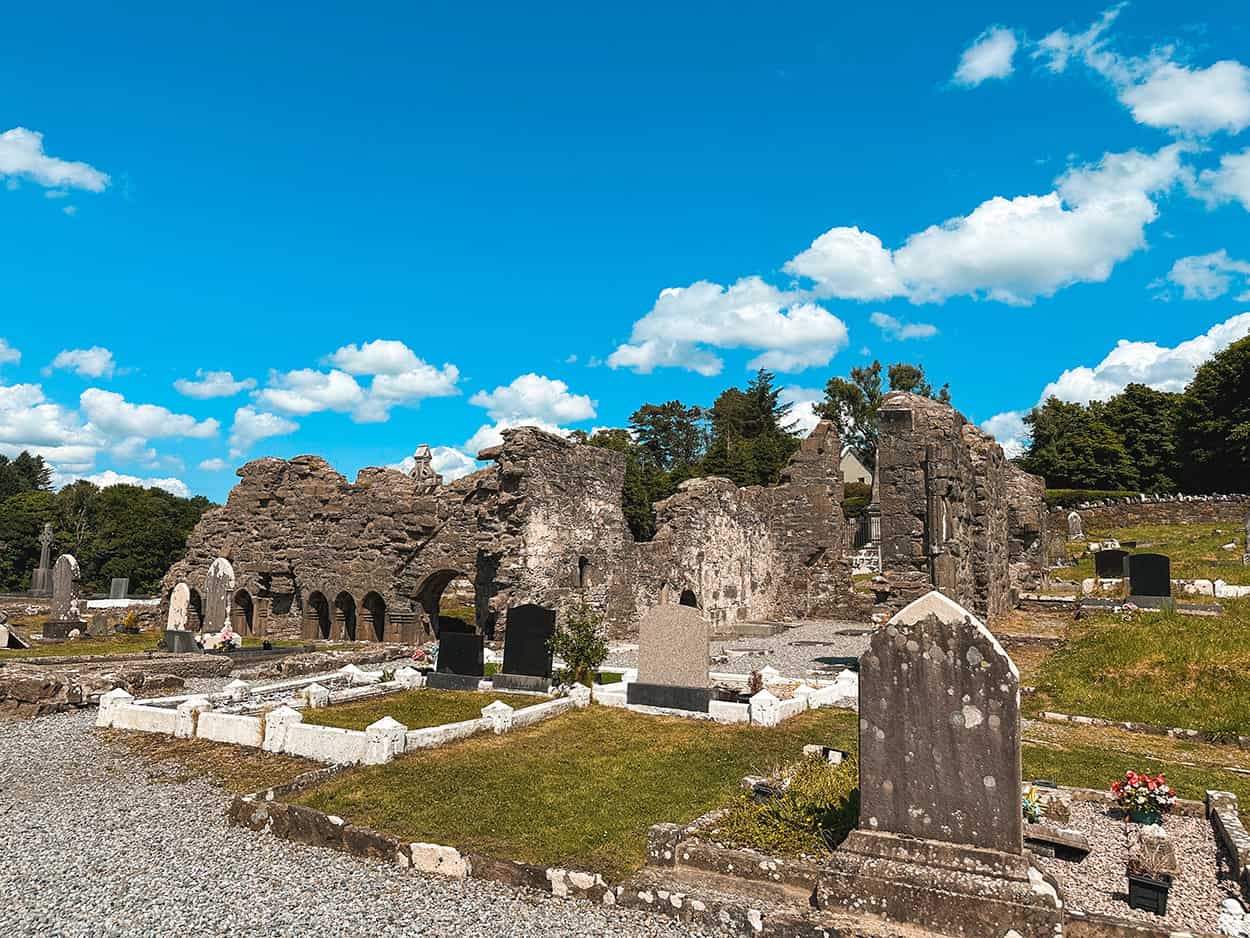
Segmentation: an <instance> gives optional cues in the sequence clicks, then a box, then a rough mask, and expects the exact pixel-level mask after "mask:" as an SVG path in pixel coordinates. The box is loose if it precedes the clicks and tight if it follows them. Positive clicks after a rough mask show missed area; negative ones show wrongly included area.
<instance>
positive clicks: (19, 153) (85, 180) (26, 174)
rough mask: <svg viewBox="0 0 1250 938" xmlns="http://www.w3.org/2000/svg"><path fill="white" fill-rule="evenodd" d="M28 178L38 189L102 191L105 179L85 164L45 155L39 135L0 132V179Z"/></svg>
mask: <svg viewBox="0 0 1250 938" xmlns="http://www.w3.org/2000/svg"><path fill="white" fill-rule="evenodd" d="M4 177H8V178H9V179H10V180H15V179H19V178H21V179H28V180H30V181H31V182H35V183H38V184H39V185H41V186H48V187H52V186H55V187H58V188H71V189H86V190H87V191H88V192H103V191H104V189H105V187H106V186H107V185H108V184H109V177H108V176H107V175H106V174H105V173H102V172H100V171H99V170H98V169H96V168H95V167H94V166H91V165H89V164H87V163H79V162H71V161H69V160H62V159H58V158H57V157H54V156H49V155H48V154H47V153H45V152H44V149H43V134H41V133H39V132H38V131H34V130H27V129H26V128H25V127H14V128H13V129H11V130H6V131H5V132H4V133H0V178H4Z"/></svg>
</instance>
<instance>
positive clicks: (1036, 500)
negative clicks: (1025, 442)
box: [1007, 462, 1067, 592]
mask: <svg viewBox="0 0 1250 938" xmlns="http://www.w3.org/2000/svg"><path fill="white" fill-rule="evenodd" d="M1066 523H1067V522H1066V521H1065V522H1064V525H1065V527H1064V530H1066ZM1051 530H1052V526H1051V518H1050V510H1049V509H1048V508H1047V507H1046V480H1045V479H1043V478H1042V477H1041V476H1035V475H1032V474H1031V473H1028V472H1025V471H1024V470H1023V469H1021V468H1019V467H1018V466H1016V465H1014V464H1013V463H1010V462H1009V463H1007V551H1008V557H1009V560H1010V563H1011V586H1012V588H1013V589H1015V590H1018V591H1021V592H1036V591H1037V590H1039V589H1041V588H1042V586H1043V585H1044V584H1045V581H1046V575H1047V557H1048V553H1047V551H1048V545H1049V543H1050V532H1051Z"/></svg>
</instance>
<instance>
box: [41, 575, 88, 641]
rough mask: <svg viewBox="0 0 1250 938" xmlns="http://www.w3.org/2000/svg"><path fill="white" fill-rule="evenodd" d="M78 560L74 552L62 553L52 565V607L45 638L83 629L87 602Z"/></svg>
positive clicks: (44, 628) (45, 628) (45, 629)
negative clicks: (82, 588)
mask: <svg viewBox="0 0 1250 938" xmlns="http://www.w3.org/2000/svg"><path fill="white" fill-rule="evenodd" d="M78 578H79V573H78V561H77V560H75V559H74V555H73V554H61V556H60V557H57V558H56V563H55V564H54V565H53V566H52V609H51V611H50V612H49V613H48V621H47V622H45V623H44V626H43V635H44V637H45V638H64V637H65V636H67V635H68V634H69V633H70V632H71V631H72V630H73V629H80V630H81V629H82V627H83V625H84V624H85V619H84V613H85V612H86V611H87V604H86V602H85V601H84V600H83V598H82V593H81V590H80V587H79V583H78Z"/></svg>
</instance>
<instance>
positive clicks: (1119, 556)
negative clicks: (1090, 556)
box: [1094, 550, 1128, 580]
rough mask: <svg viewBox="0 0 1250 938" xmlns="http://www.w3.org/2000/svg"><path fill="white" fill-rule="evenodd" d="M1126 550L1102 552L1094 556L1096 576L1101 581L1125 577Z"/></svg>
mask: <svg viewBox="0 0 1250 938" xmlns="http://www.w3.org/2000/svg"><path fill="white" fill-rule="evenodd" d="M1127 556H1128V551H1126V550H1100V551H1099V552H1098V553H1096V554H1094V576H1096V577H1098V579H1100V580H1107V579H1113V578H1115V577H1120V576H1124V558H1125V557H1127Z"/></svg>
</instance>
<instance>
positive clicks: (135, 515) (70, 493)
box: [0, 452, 213, 594]
mask: <svg viewBox="0 0 1250 938" xmlns="http://www.w3.org/2000/svg"><path fill="white" fill-rule="evenodd" d="M212 504H213V503H212V502H210V501H209V500H208V499H207V498H204V497H203V496H202V495H197V496H196V497H195V498H180V497H179V496H177V495H172V494H170V493H169V492H166V491H164V490H162V489H157V488H150V489H145V488H141V487H139V486H137V485H110V486H108V487H107V488H99V487H98V486H95V485H93V484H92V483H90V482H75V483H73V484H71V485H67V486H65V487H64V488H62V489H61V490H60V491H59V492H53V491H52V473H51V471H50V469H49V467H48V466H47V465H46V464H45V463H44V461H43V459H42V457H40V456H32V455H31V454H29V453H25V452H24V453H21V454H20V455H18V456H17V457H15V458H14V459H12V460H9V459H8V458H6V457H4V456H0V591H5V592H17V591H25V590H28V589H29V588H30V577H31V573H32V572H33V571H34V569H35V567H36V566H38V564H39V551H40V547H39V535H40V533H41V532H42V531H43V526H44V524H45V523H49V522H50V523H51V524H52V535H53V544H52V560H53V561H55V559H56V557H57V555H59V554H65V553H69V554H73V555H74V557H75V559H77V561H78V565H79V569H80V571H81V573H82V584H83V591H84V592H85V593H88V594H90V593H104V592H107V591H108V588H109V581H110V580H112V578H113V577H128V578H129V579H130V590H131V592H132V593H139V594H144V593H148V594H151V593H155V592H156V591H157V589H158V588H159V585H160V581H161V577H162V576H164V575H165V571H166V570H167V569H169V566H170V564H172V563H174V561H176V560H178V559H180V558H181V557H182V555H183V554H184V553H185V552H186V543H187V535H188V534H190V533H191V529H192V528H193V527H195V524H196V522H197V521H199V520H200V516H201V515H202V514H203V513H204V512H205V510H206V509H208V508H210V507H212Z"/></svg>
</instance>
